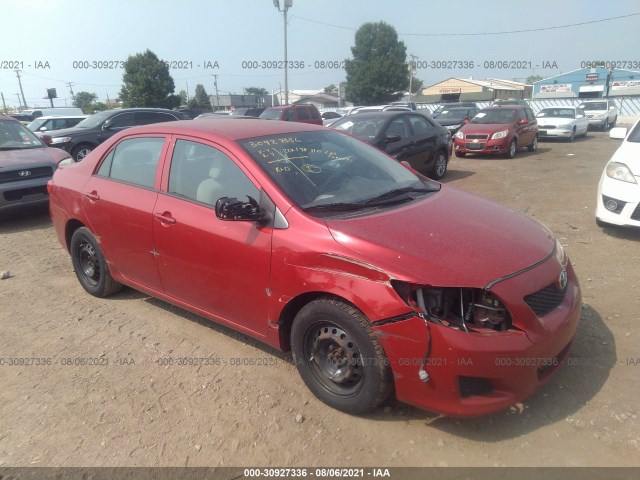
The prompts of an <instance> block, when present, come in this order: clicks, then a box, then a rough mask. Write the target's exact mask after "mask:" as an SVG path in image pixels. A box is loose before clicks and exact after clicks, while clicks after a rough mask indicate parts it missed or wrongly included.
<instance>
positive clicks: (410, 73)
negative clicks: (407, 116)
mask: <svg viewBox="0 0 640 480" xmlns="http://www.w3.org/2000/svg"><path fill="white" fill-rule="evenodd" d="M409 56H410V57H411V61H410V62H409V106H411V91H412V90H413V72H415V68H414V65H415V64H416V60H418V57H417V56H416V55H409Z"/></svg>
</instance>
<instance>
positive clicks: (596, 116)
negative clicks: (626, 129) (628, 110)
mask: <svg viewBox="0 0 640 480" xmlns="http://www.w3.org/2000/svg"><path fill="white" fill-rule="evenodd" d="M580 108H581V109H583V110H584V111H585V113H586V114H587V118H588V119H589V125H590V126H592V127H599V128H602V129H603V130H608V129H609V127H615V126H616V121H617V120H618V108H617V107H616V103H615V102H614V101H613V100H611V99H608V98H600V99H598V100H585V101H584V102H583V103H581V104H580Z"/></svg>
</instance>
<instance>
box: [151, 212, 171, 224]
mask: <svg viewBox="0 0 640 480" xmlns="http://www.w3.org/2000/svg"><path fill="white" fill-rule="evenodd" d="M153 216H154V217H156V218H157V219H158V220H160V221H161V222H162V223H166V224H168V225H173V224H174V223H176V219H175V218H173V217H172V216H171V213H170V212H163V213H158V212H156V213H154V214H153Z"/></svg>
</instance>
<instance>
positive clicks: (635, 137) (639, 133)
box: [627, 122, 640, 143]
mask: <svg viewBox="0 0 640 480" xmlns="http://www.w3.org/2000/svg"><path fill="white" fill-rule="evenodd" d="M627 142H634V143H640V122H638V123H636V126H635V127H634V128H633V130H632V131H631V133H630V134H629V136H628V137H627Z"/></svg>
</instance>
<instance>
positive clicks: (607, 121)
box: [602, 117, 609, 130]
mask: <svg viewBox="0 0 640 480" xmlns="http://www.w3.org/2000/svg"><path fill="white" fill-rule="evenodd" d="M602 129H603V130H609V117H607V118H605V120H604V125H603V126H602Z"/></svg>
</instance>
